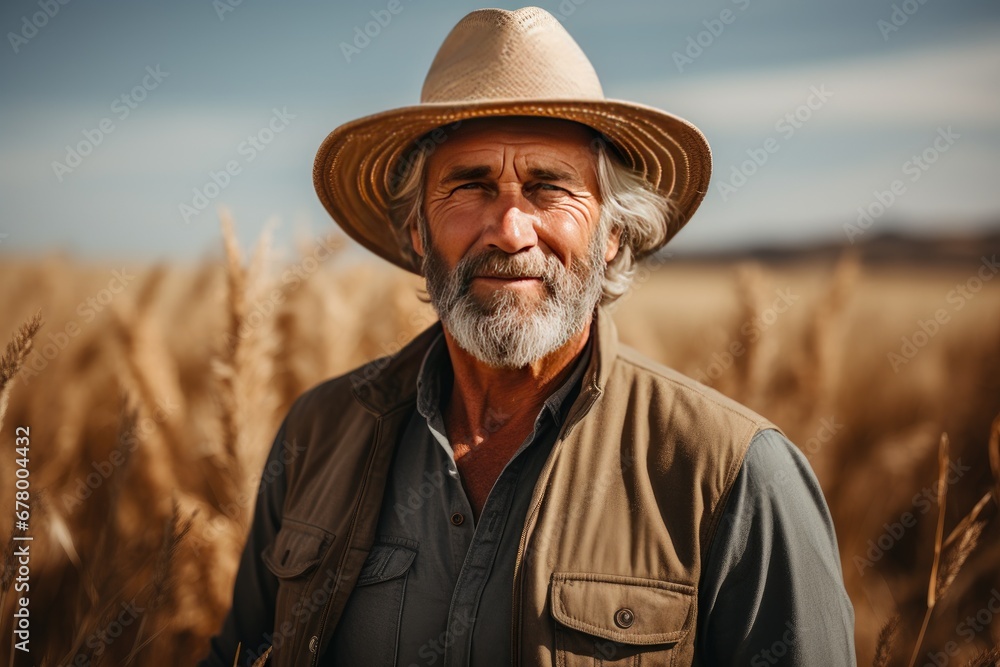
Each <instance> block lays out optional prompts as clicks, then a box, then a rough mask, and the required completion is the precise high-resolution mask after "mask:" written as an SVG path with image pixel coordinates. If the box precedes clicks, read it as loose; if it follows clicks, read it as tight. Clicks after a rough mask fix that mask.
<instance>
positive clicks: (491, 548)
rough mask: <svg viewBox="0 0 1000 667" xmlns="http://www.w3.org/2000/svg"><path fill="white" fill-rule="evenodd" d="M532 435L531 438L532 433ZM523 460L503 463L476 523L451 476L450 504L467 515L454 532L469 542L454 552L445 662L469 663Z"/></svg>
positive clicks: (460, 664) (469, 506) (458, 482)
mask: <svg viewBox="0 0 1000 667" xmlns="http://www.w3.org/2000/svg"><path fill="white" fill-rule="evenodd" d="M531 437H532V438H533V437H534V434H532V436H531ZM521 451H523V448H522V450H521ZM519 454H520V452H519ZM523 464H524V457H523V456H519V455H515V457H514V458H513V459H512V460H511V461H510V462H508V464H507V465H506V466H505V467H504V469H503V471H502V472H501V473H500V476H499V477H498V478H497V481H496V483H495V484H494V485H493V488H492V489H491V490H490V493H489V495H488V496H487V498H486V503H485V504H484V505H483V512H482V514H481V515H480V517H479V521H478V523H476V525H475V526H473V525H472V524H473V522H472V520H471V518H472V516H473V515H472V506H471V504H470V503H469V500H468V496H467V495H466V493H465V489H464V488H463V487H462V483H461V481H460V480H454V479H452V480H451V482H452V483H451V487H452V489H453V491H454V493H453V494H451V495H452V496H453V497H454V498H455V501H454V505H453V506H454V507H462V508H464V512H465V517H466V518H465V520H464V521H463V522H462V523H461V525H458V526H454V527H455V528H457V530H456V532H461V533H462V539H461V541H460V544H467V545H468V546H467V548H466V550H465V551H464V552H459V554H457V555H459V556H460V559H461V562H462V569H461V571H460V572H459V575H458V581H457V582H456V584H455V589H454V592H453V594H452V598H451V608H450V609H449V612H448V628H447V631H446V633H445V642H444V651H445V652H444V661H443V664H444V665H446V666H450V665H453V666H455V667H460V666H461V667H465V666H466V665H468V664H469V659H470V655H471V651H472V629H473V625H474V624H475V622H476V621H477V618H476V614H477V610H478V607H479V601H480V598H481V597H482V594H483V589H484V587H485V584H486V580H487V579H488V578H489V576H490V572H491V571H492V569H493V563H494V562H495V560H496V555H497V551H498V550H499V548H500V540H501V538H502V536H503V531H504V526H505V525H506V523H507V517H508V516H510V506H511V503H512V502H513V499H514V491H515V489H516V487H517V481H518V477H519V475H520V472H521V468H522V466H523ZM453 516H454V515H453ZM452 524H454V521H452ZM463 529H464V530H463ZM458 548H461V546H459V547H458Z"/></svg>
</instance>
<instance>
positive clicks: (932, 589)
mask: <svg viewBox="0 0 1000 667" xmlns="http://www.w3.org/2000/svg"><path fill="white" fill-rule="evenodd" d="M947 472H948V434H946V433H942V434H941V444H940V446H939V447H938V480H937V500H938V520H937V529H936V531H935V533H934V560H933V562H932V564H931V575H930V578H929V581H928V583H927V611H925V612H924V621H923V623H922V624H921V625H920V632H919V634H917V642H916V644H915V645H914V647H913V655H912V656H911V657H910V664H909V667H913V665H914V664H916V662H917V655H919V653H920V647H921V646H922V645H923V643H924V635H925V634H926V632H927V624H928V623H929V622H930V620H931V614H932V613H933V612H934V606H935V605H936V604H937V601H938V599H939V596H938V567H939V566H940V564H941V545H942V542H943V539H944V514H945V506H946V505H947V499H948V485H947V477H946V474H947Z"/></svg>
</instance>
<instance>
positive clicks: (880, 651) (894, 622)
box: [872, 614, 899, 667]
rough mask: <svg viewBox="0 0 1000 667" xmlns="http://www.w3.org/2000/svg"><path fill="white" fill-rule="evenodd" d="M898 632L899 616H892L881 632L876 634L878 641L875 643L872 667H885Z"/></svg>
mask: <svg viewBox="0 0 1000 667" xmlns="http://www.w3.org/2000/svg"><path fill="white" fill-rule="evenodd" d="M898 630H899V614H893V615H892V616H891V617H890V618H889V620H888V621H886V622H885V625H883V626H882V630H881V632H879V633H878V641H876V642H875V660H874V661H873V662H872V667H886V665H888V664H889V658H890V656H891V655H892V645H893V643H894V642H895V641H896V634H897V631H898Z"/></svg>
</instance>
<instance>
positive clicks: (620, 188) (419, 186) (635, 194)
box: [389, 137, 676, 305]
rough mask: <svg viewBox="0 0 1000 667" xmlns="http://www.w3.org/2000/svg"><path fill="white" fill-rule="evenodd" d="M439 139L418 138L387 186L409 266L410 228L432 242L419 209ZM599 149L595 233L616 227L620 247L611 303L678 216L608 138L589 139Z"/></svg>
mask: <svg viewBox="0 0 1000 667" xmlns="http://www.w3.org/2000/svg"><path fill="white" fill-rule="evenodd" d="M436 146H437V144H435V143H433V142H420V146H419V147H418V148H416V149H414V150H413V151H412V152H411V153H410V154H409V155H408V156H406V158H405V159H403V160H401V161H400V163H399V165H398V166H397V169H396V173H397V176H398V178H397V179H396V182H395V183H394V184H393V187H392V189H391V192H390V205H389V206H390V208H389V214H390V217H391V220H392V223H393V231H394V233H395V234H396V239H397V241H398V243H399V247H400V248H401V249H402V251H403V254H404V256H405V257H406V259H407V260H408V261H409V262H410V263H411V265H412V266H416V267H419V266H420V265H421V257H420V256H419V255H418V254H417V253H416V251H415V250H414V249H413V243H412V240H411V237H410V228H411V226H412V225H416V228H417V231H418V233H419V234H420V239H421V241H422V243H423V245H424V248H425V249H426V248H429V247H430V238H429V234H428V231H427V220H426V219H425V216H424V212H423V199H424V169H425V167H426V164H427V158H428V156H429V155H430V154H431V153H432V152H433V151H434V149H435V148H436ZM591 147H592V149H593V150H594V151H595V152H596V153H597V184H598V191H599V195H600V199H601V205H600V217H599V219H598V229H597V234H598V238H607V236H608V234H609V233H610V232H611V231H613V230H618V231H619V232H620V236H619V246H618V253H617V254H616V255H615V257H614V258H613V259H612V260H611V261H610V262H608V263H607V267H606V269H605V271H604V284H603V288H602V298H601V303H602V304H605V305H606V304H609V303H611V302H613V301H614V300H616V299H617V298H618V297H620V296H621V295H623V294H624V293H625V292H626V291H628V288H629V286H630V285H631V284H632V279H633V277H634V276H635V272H636V268H637V262H638V259H637V258H641V257H643V256H645V255H646V254H648V253H649V252H651V251H652V250H654V249H655V248H657V247H658V246H659V245H661V244H662V242H663V239H664V238H665V236H666V234H667V230H668V229H670V227H671V225H672V224H673V223H674V221H675V220H676V209H675V206H674V203H673V201H672V200H670V199H669V198H668V197H665V196H664V195H662V194H660V193H659V192H657V191H656V190H654V189H653V188H652V187H651V186H650V185H649V184H648V183H647V181H646V179H645V178H643V177H642V175H641V174H640V173H639V172H637V171H635V170H634V169H632V168H631V167H629V166H628V165H626V164H625V163H624V161H622V159H621V158H620V157H619V156H618V154H617V151H616V150H615V149H614V148H613V147H612V148H611V150H609V149H608V143H607V142H606V141H605V140H604V139H602V138H600V137H598V138H595V139H594V141H593V142H592V143H591Z"/></svg>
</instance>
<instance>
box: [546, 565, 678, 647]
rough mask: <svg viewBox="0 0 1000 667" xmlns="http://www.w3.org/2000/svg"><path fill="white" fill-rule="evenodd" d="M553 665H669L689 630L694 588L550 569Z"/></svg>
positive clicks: (631, 578) (658, 581)
mask: <svg viewBox="0 0 1000 667" xmlns="http://www.w3.org/2000/svg"><path fill="white" fill-rule="evenodd" d="M550 592H551V596H550V605H551V611H552V617H553V618H554V620H555V652H556V665H557V666H559V667H579V666H582V665H587V666H588V667H589V666H595V665H601V666H611V665H628V666H630V667H636V666H638V665H643V666H646V667H650V666H652V665H671V664H672V663H673V657H674V652H673V650H672V649H673V648H674V646H676V645H677V643H678V642H680V641H681V640H683V639H684V638H685V637H686V636H687V635H688V633H689V632H691V630H692V628H693V625H694V619H695V604H694V602H695V589H694V588H693V587H692V586H687V585H684V584H675V583H673V582H669V581H660V580H656V579H642V578H638V577H626V576H618V575H608V574H590V573H582V572H572V573H569V572H567V573H559V572H556V573H553V575H552V581H551V591H550Z"/></svg>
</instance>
